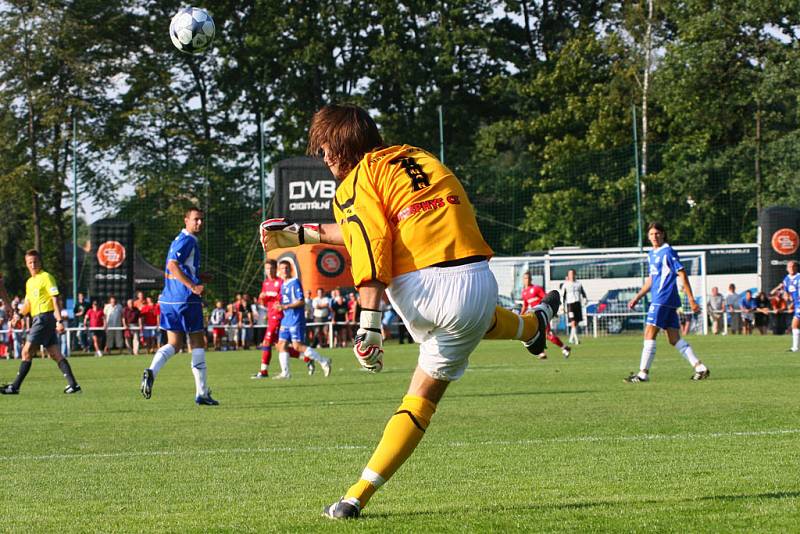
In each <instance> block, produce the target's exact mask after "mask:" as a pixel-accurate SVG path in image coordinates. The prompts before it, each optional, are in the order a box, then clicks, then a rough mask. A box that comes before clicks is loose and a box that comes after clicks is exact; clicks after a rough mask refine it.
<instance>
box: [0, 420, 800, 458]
mask: <svg viewBox="0 0 800 534" xmlns="http://www.w3.org/2000/svg"><path fill="white" fill-rule="evenodd" d="M793 434H800V428H787V429H775V430H751V431H739V432H711V433H706V434H696V433H685V434H639V435H632V436H576V437H568V438H541V439H523V440H488V441H471V442H466V441H453V442H449V443H439V444H437V443H430V442H429V445H427V446H434V447H436V446H439V447H447V448H452V447H475V446H477V447H486V446H494V447H503V446H513V447H518V446H524V445H546V444H549V443H586V442H611V443H613V442H636V441H681V440H685V441H692V440H702V439H722V438H750V437H763V436H786V435H793ZM372 448H373V446H366V445H321V446H305V447H245V448H230V449H186V450H177V449H172V450H165V451H124V452H88V453H67V454H36V455H33V454H31V455H27V454H20V455H11V456H0V462H16V461H19V460H24V461H31V460H33V461H47V460H73V459H91V458H135V457H158V456H186V455H198V454H231V455H235V454H244V455H248V454H266V453H276V452H278V453H280V452H283V453H301V452H302V453H306V452H325V451H341V450H371V449H372Z"/></svg>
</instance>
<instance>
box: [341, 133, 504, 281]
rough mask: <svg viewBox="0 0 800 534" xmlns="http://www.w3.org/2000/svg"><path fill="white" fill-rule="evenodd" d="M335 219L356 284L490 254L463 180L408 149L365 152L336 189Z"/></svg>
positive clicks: (425, 155)
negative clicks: (339, 228) (460, 180)
mask: <svg viewBox="0 0 800 534" xmlns="http://www.w3.org/2000/svg"><path fill="white" fill-rule="evenodd" d="M333 211H334V216H335V218H336V222H337V223H339V226H340V227H341V229H342V237H343V238H344V243H345V246H346V247H347V251H348V252H349V253H350V256H351V258H352V261H353V266H352V271H353V281H354V282H355V284H356V286H358V285H361V284H362V283H364V282H366V281H369V280H379V281H381V282H383V283H384V284H387V285H388V284H389V283H390V282H391V280H392V278H394V277H395V276H399V275H401V274H404V273H407V272H411V271H416V270H419V269H422V268H424V267H429V266H431V265H434V264H436V263H441V262H444V261H452V260H458V259H462V258H467V257H470V256H486V257H487V258H488V257H490V256H491V255H492V249H491V248H489V245H487V244H486V241H484V239H483V236H482V235H481V232H480V230H479V229H478V223H477V221H476V220H475V213H474V211H473V207H472V204H470V202H469V199H468V198H467V194H466V192H465V191H464V188H463V186H462V185H461V182H459V181H458V178H456V177H455V175H453V173H452V172H451V171H450V169H448V168H447V167H445V166H444V165H443V164H442V163H441V162H440V161H439V160H438V159H436V158H435V157H434V156H432V155H431V154H429V153H428V152H426V151H424V150H422V149H420V148H416V147H413V146H409V145H400V146H392V147H389V148H385V149H382V150H376V151H375V152H369V153H367V154H366V155H365V156H364V157H363V158H362V159H361V161H360V162H359V163H358V165H356V167H355V168H354V169H353V170H352V171H350V173H349V174H348V175H347V177H345V179H344V180H342V182H341V183H340V184H339V187H338V188H337V189H336V198H335V200H334V209H333Z"/></svg>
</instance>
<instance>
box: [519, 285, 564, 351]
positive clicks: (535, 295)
mask: <svg viewBox="0 0 800 534" xmlns="http://www.w3.org/2000/svg"><path fill="white" fill-rule="evenodd" d="M546 294H547V293H546V292H545V290H544V288H543V287H542V286H537V285H536V284H534V283H532V282H531V273H525V274H523V275H522V309H521V310H520V312H519V313H520V315H523V314H525V312H526V311H528V310H529V309H531V308H533V307H534V306H536V305H538V304H539V303H540V302H542V299H543V298H544V297H545V295H546ZM546 333H547V339H548V341H550V342H551V343H553V345H555V346H556V347H560V348H561V354H563V355H564V358H569V353H570V351H571V350H572V349H570V348H569V346H568V345H564V343H563V342H562V341H561V340H560V339H559V338H558V336H557V335H555V334H554V333H553V332H552V331H551V330H550V324H549V323H548V324H547V329H546ZM537 357H538V358H539V359H540V360H546V359H547V354H545V353H544V352H542V353H541V354H539V355H538V356H537Z"/></svg>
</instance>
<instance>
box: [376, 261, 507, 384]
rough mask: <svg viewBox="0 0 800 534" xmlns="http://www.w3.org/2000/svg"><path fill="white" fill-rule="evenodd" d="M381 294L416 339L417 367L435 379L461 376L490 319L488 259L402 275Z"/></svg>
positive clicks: (493, 289)
mask: <svg viewBox="0 0 800 534" xmlns="http://www.w3.org/2000/svg"><path fill="white" fill-rule="evenodd" d="M387 294H388V296H389V300H390V301H391V303H392V306H393V307H394V310H395V311H396V312H397V314H398V315H399V316H400V318H401V319H402V320H403V322H404V323H405V325H406V327H407V328H408V331H409V333H410V334H411V335H412V336H413V338H414V341H416V342H417V343H419V366H420V368H422V370H423V371H425V373H426V374H428V375H429V376H430V377H431V378H435V379H437V380H448V381H452V380H458V379H459V378H461V376H462V375H463V374H464V371H465V370H466V369H467V365H468V363H469V355H470V354H471V353H472V351H473V350H475V347H477V346H478V343H480V341H481V339H483V335H484V334H485V333H486V330H488V329H489V326H490V325H491V323H492V319H493V318H494V309H495V306H496V304H497V281H496V280H495V278H494V275H493V274H492V271H490V270H489V262H486V261H481V262H477V263H470V264H467V265H460V266H457V267H428V268H425V269H421V270H419V271H413V272H410V273H406V274H402V275H400V276H398V277H396V278H395V279H394V280H392V284H391V285H390V286H389V288H388V291H387Z"/></svg>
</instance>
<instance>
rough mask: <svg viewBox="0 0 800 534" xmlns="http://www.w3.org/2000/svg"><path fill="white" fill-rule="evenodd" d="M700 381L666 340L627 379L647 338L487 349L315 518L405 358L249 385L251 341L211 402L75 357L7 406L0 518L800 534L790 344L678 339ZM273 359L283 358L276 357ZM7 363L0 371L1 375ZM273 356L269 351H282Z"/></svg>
mask: <svg viewBox="0 0 800 534" xmlns="http://www.w3.org/2000/svg"><path fill="white" fill-rule="evenodd" d="M690 341H691V343H692V344H693V346H694V347H695V349H696V352H697V353H698V355H699V356H700V357H701V358H702V359H703V360H704V361H705V363H706V364H707V365H708V366H709V367H710V368H711V379H710V380H708V381H705V382H699V383H694V382H691V381H690V380H689V376H690V375H691V369H690V367H689V365H688V364H687V363H686V362H685V361H684V360H683V359H682V358H681V357H680V355H679V354H678V352H677V351H675V350H674V349H673V348H671V347H669V346H668V345H667V343H666V341H665V340H664V339H663V338H660V339H659V344H658V353H657V356H656V360H655V365H654V367H653V373H652V377H653V380H652V382H650V383H648V384H634V385H631V384H625V383H623V381H622V379H623V378H624V377H625V376H627V374H628V372H630V371H632V370H635V369H636V368H637V366H638V363H639V354H640V351H641V339H640V338H639V337H608V338H603V339H600V340H591V339H586V340H585V342H584V343H583V344H581V345H580V346H578V347H575V350H574V351H573V356H572V357H571V358H570V359H569V360H568V361H565V360H563V359H562V358H561V356H560V355H559V354H558V352H557V351H556V350H553V348H551V349H550V351H549V352H550V359H549V360H547V361H543V362H540V361H536V360H534V359H533V358H531V357H530V356H528V355H527V353H526V352H525V351H524V350H523V349H522V347H520V345H519V344H518V343H511V342H508V343H506V342H484V343H482V344H481V346H480V347H479V348H478V350H477V351H476V352H475V354H473V356H472V358H471V366H470V369H469V370H468V371H467V373H466V375H465V376H464V378H463V379H462V380H460V381H459V382H457V383H456V384H454V385H452V386H451V387H450V390H449V391H448V393H447V395H446V396H445V398H444V399H443V401H442V402H441V404H440V405H439V409H438V411H437V413H436V415H435V416H434V418H433V421H432V423H431V425H430V427H429V429H428V432H427V435H426V436H425V438H424V439H423V441H422V443H421V444H420V446H419V448H418V449H417V451H416V452H415V453H414V455H413V456H412V457H411V459H410V460H409V461H408V462H407V463H406V464H405V465H404V466H403V467H402V468H401V469H400V471H399V472H398V473H397V475H396V476H395V477H394V478H393V479H392V480H391V481H390V482H389V483H387V485H386V486H384V487H383V488H382V489H381V490H380V491H379V492H378V493H377V494H376V496H375V497H374V498H373V500H372V502H371V503H370V505H369V506H368V507H367V508H366V510H365V512H364V515H363V516H362V519H361V520H359V521H358V522H333V521H330V520H328V519H325V518H323V517H321V510H322V507H323V505H326V504H329V503H331V502H333V501H334V500H335V499H337V498H338V497H339V496H341V495H342V494H343V493H344V491H345V490H346V489H347V487H348V486H349V485H350V484H351V483H352V482H354V481H355V480H356V479H357V477H358V474H359V473H360V472H361V469H362V468H363V467H364V465H365V463H366V461H367V459H368V457H369V455H370V454H371V452H372V450H373V448H374V446H375V444H376V443H377V441H378V439H379V437H380V434H381V432H382V430H383V426H384V424H385V422H386V421H387V419H388V418H389V416H390V414H391V413H392V412H393V410H394V409H395V408H396V407H397V406H398V404H399V402H400V399H401V397H402V395H403V394H404V392H405V389H406V387H407V384H408V380H409V378H410V375H411V370H412V369H413V366H414V365H415V362H416V350H415V348H414V347H413V346H408V345H389V346H387V350H386V369H385V370H384V372H383V373H381V374H379V375H369V374H366V373H363V372H361V371H360V370H359V369H358V367H357V364H356V362H355V360H354V358H353V356H352V354H351V353H350V352H349V350H333V351H330V350H329V351H323V352H324V353H325V354H328V355H331V356H333V358H334V373H333V375H332V376H331V377H330V378H327V379H326V378H324V377H323V376H322V375H321V373H319V374H317V375H315V376H313V377H308V376H306V375H305V373H304V370H305V369H304V366H302V364H300V363H297V362H296V361H293V366H294V368H293V369H294V370H293V372H294V378H293V379H292V380H291V381H288V382H278V381H273V380H261V381H257V380H251V379H250V378H249V376H250V375H251V374H252V373H253V372H254V371H255V370H256V369H257V367H258V363H259V355H258V353H256V352H254V351H251V352H245V353H243V352H223V353H214V352H211V353H209V355H208V361H209V379H210V380H209V381H210V384H211V386H212V389H213V390H214V396H215V397H216V398H217V399H218V400H219V401H220V402H221V406H219V407H198V406H195V405H194V402H193V399H194V385H193V384H194V383H193V380H192V375H191V371H190V368H189V356H188V355H186V354H181V355H178V356H175V357H174V358H173V359H172V360H171V361H170V362H169V363H168V364H167V366H166V367H165V368H164V369H163V370H162V372H161V374H160V375H159V377H158V379H157V381H156V384H155V388H154V393H153V398H152V399H150V400H147V401H146V400H144V399H143V398H142V397H141V395H140V394H139V391H138V386H139V379H140V376H141V371H142V369H143V368H144V367H146V365H147V364H149V361H150V357H149V356H138V357H132V356H114V357H105V358H102V359H97V358H89V357H83V358H80V357H78V358H73V359H72V360H71V362H72V366H73V369H74V371H75V374H76V376H77V377H78V380H79V381H80V383H81V385H82V387H83V389H84V392H83V393H82V394H80V395H73V396H67V395H63V394H62V393H61V391H62V389H63V387H64V385H65V384H64V383H63V382H64V381H63V378H62V377H61V376H60V373H59V372H58V369H57V368H56V366H55V365H54V364H53V362H51V361H43V360H38V359H37V360H36V361H35V362H34V366H33V369H32V370H31V373H30V375H29V376H28V379H27V381H26V382H25V384H24V387H23V389H22V393H21V394H20V395H19V396H15V397H10V396H9V397H3V398H0V414H2V415H0V421H1V422H2V425H1V426H0V428H1V429H2V434H0V435H1V436H2V437H1V438H0V443H2V448H1V450H0V530H2V531H9V532H12V531H13V532H42V531H61V532H64V531H75V532H84V531H90V532H91V531H94V532H151V531H169V532H199V531H229V532H262V531H293V532H303V531H323V530H324V531H355V530H357V531H375V532H378V531H380V532H386V531H408V532H431V531H464V530H467V531H475V532H487V531H496V532H498V531H569V532H575V531H622V532H630V531H645V530H646V531H651V530H656V531H680V532H685V531H694V532H702V531H707V532H729V531H746V532H752V531H771V532H777V531H782V532H787V531H797V530H798V528H800V527H799V526H798V525H800V453H798V450H800V400H799V399H798V394H797V392H798V382H799V381H800V355H798V354H790V353H787V352H785V349H786V348H787V347H788V344H789V338H788V337H787V336H782V337H774V336H765V337H759V336H752V337H725V338H720V337H716V338H712V337H708V338H702V337H693V338H690ZM276 359H277V358H276ZM17 363H18V362H16V361H0V380H3V381H9V380H11V379H13V376H14V374H15V373H16V369H17ZM276 363H277V362H276Z"/></svg>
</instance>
